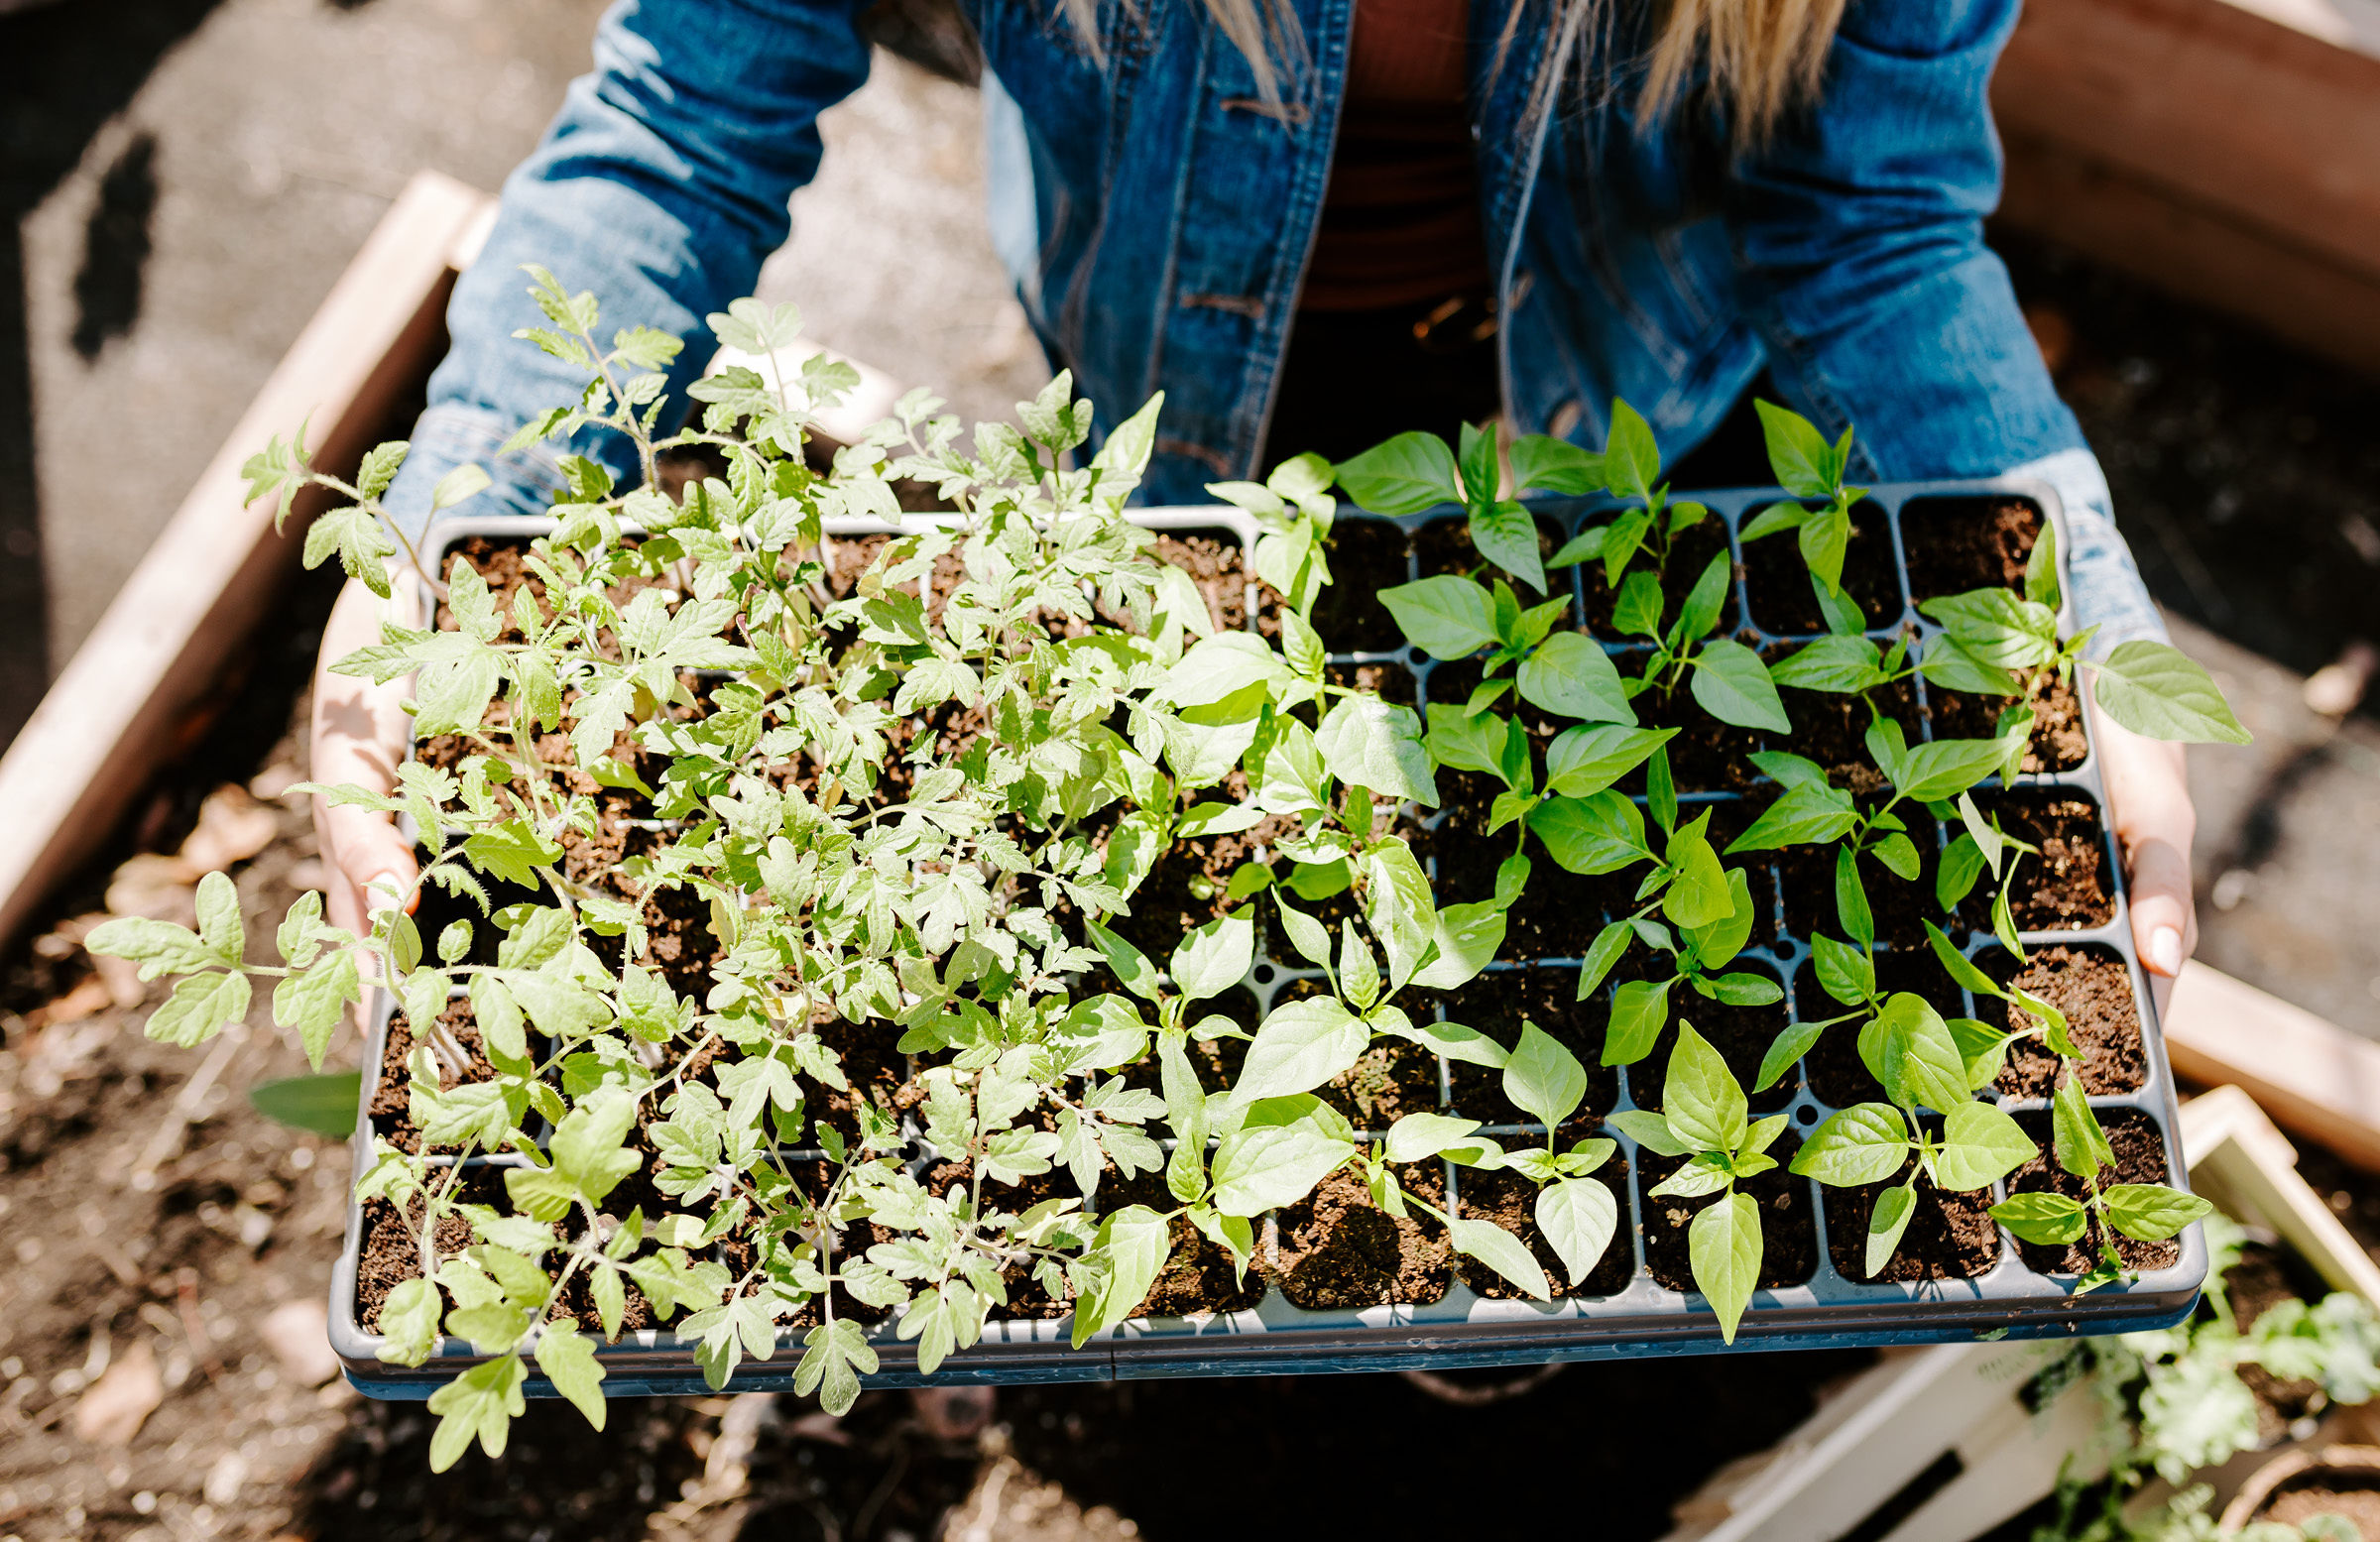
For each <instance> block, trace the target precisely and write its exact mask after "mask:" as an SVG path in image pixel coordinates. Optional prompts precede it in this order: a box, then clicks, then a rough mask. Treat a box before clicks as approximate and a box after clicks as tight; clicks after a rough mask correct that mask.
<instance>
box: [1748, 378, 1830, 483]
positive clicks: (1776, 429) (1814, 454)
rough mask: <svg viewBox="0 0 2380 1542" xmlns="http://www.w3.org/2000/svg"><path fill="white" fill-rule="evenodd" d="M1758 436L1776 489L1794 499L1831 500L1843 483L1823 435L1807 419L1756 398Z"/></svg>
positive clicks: (1754, 401) (1754, 408) (1754, 405)
mask: <svg viewBox="0 0 2380 1542" xmlns="http://www.w3.org/2000/svg"><path fill="white" fill-rule="evenodd" d="M1752 408H1753V410H1754V411H1755V412H1757V413H1758V414H1759V415H1760V433H1761V436H1762V437H1763V438H1765V439H1766V440H1767V441H1768V465H1769V470H1770V471H1771V472H1773V473H1774V474H1775V475H1776V479H1777V486H1779V487H1781V488H1783V489H1785V491H1787V492H1788V493H1791V494H1793V495H1794V496H1795V497H1796V498H1831V497H1833V496H1834V494H1835V489H1836V488H1837V486H1838V485H1840V484H1841V482H1842V481H1843V466H1842V464H1841V463H1840V462H1839V461H1838V460H1837V459H1836V457H1835V454H1834V450H1833V448H1832V446H1830V445H1829V444H1828V443H1827V437H1826V435H1825V434H1823V433H1820V432H1819V431H1818V429H1817V428H1816V427H1815V426H1813V425H1812V424H1811V422H1810V419H1808V418H1807V417H1804V416H1803V415H1801V414H1799V413H1796V412H1793V411H1791V410H1790V409H1787V408H1782V407H1779V406H1777V405H1776V404H1775V403H1773V402H1763V401H1760V400H1758V399H1757V398H1755V399H1754V400H1753V402H1752Z"/></svg>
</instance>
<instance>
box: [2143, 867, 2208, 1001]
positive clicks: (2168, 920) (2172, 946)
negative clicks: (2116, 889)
mask: <svg viewBox="0 0 2380 1542" xmlns="http://www.w3.org/2000/svg"><path fill="white" fill-rule="evenodd" d="M2130 856H2131V859H2132V861H2131V869H2132V872H2131V878H2132V945H2133V946H2134V947H2135V948H2137V949H2138V950H2139V952H2140V962H2141V964H2142V966H2143V967H2144V968H2146V969H2147V970H2148V972H2149V973H2150V974H2152V975H2157V976H2161V977H2163V978H2164V979H2167V980H2171V979H2173V978H2175V977H2176V976H2178V975H2180V974H2181V973H2182V965H2183V963H2184V962H2185V961H2187V960H2188V959H2189V957H2190V955H2191V954H2192V953H2193V952H2194V951H2196V950H2197V948H2198V945H2199V937H2198V922H2197V918H2196V916H2195V915H2194V913H2193V910H2192V906H2191V893H2190V859H2189V858H2188V857H2187V856H2185V855H2184V854H2183V852H2182V850H2181V849H2180V848H2179V847H2177V846H2176V845H2175V844H2174V843H2173V842H2171V841H2168V840H2165V839H2162V838H2159V837H2151V838H2149V839H2147V840H2142V841H2137V842H2135V843H2134V844H2133V846H2132V849H2131V852H2130Z"/></svg>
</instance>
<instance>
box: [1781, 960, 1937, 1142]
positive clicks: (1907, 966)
mask: <svg viewBox="0 0 2380 1542" xmlns="http://www.w3.org/2000/svg"><path fill="white" fill-rule="evenodd" d="M1870 956H1871V957H1872V958H1873V959H1874V960H1875V966H1876V989H1877V990H1878V991H1880V992H1882V993H1884V994H1885V995H1887V996H1890V995H1893V994H1895V993H1897V992H1902V991H1906V992H1909V993H1911V994H1912V995H1916V996H1922V997H1924V998H1925V999H1926V1002H1927V1004H1928V1005H1929V1006H1931V1007H1932V1008H1934V1009H1935V1010H1936V1011H1938V1012H1940V1013H1941V1014H1942V1015H1943V1016H1944V1017H1946V1018H1947V1017H1963V1016H1965V1015H1966V999H1965V997H1964V996H1963V995H1962V994H1961V992H1960V990H1959V987H1958V986H1956V985H1954V984H1953V983H1952V982H1951V978H1950V976H1948V975H1946V974H1944V973H1943V969H1942V964H1941V963H1940V961H1938V960H1937V959H1936V958H1935V957H1934V955H1933V954H1932V953H1930V952H1928V951H1926V950H1925V949H1923V948H1920V949H1916V950H1914V951H1907V950H1896V951H1893V952H1886V953H1877V954H1873V955H1870ZM1795 1000H1796V1001H1797V1002H1798V1003H1799V1005H1800V1010H1799V1011H1798V1012H1797V1013H1796V1018H1797V1020H1799V1021H1802V1022H1817V1021H1819V1020H1821V1019H1822V1018H1827V1017H1840V1016H1842V1015H1843V1014H1844V1012H1847V1011H1849V1010H1851V1008H1848V1007H1845V1006H1844V1005H1843V1004H1842V1003H1840V1002H1838V1001H1836V1000H1835V998H1833V997H1831V996H1829V995H1828V994H1827V993H1826V991H1825V990H1824V989H1823V988H1821V987H1820V985H1819V983H1818V971H1817V970H1815V969H1813V968H1811V967H1809V966H1807V965H1805V966H1804V967H1803V969H1802V971H1801V974H1800V976H1799V977H1798V984H1797V985H1796V987H1795ZM1859 1028H1860V1019H1858V1018H1853V1019H1852V1020H1851V1021H1849V1022H1839V1023H1836V1024H1835V1025H1834V1026H1833V1027H1831V1028H1828V1029H1827V1030H1826V1031H1825V1032H1823V1033H1821V1034H1820V1035H1819V1037H1818V1042H1817V1043H1816V1044H1814V1045H1812V1046H1811V1049H1810V1053H1809V1054H1808V1055H1806V1056H1804V1057H1803V1061H1802V1064H1803V1067H1804V1069H1805V1070H1807V1071H1808V1072H1809V1076H1810V1090H1811V1092H1813V1093H1814V1094H1816V1095H1817V1096H1818V1098H1819V1100H1820V1101H1821V1102H1823V1103H1825V1104H1827V1105H1829V1106H1830V1107H1833V1108H1838V1109H1847V1108H1849V1107H1850V1106H1851V1105H1853V1104H1855V1103H1882V1102H1883V1101H1885V1100H1884V1089H1883V1087H1882V1086H1881V1085H1880V1084H1879V1083H1878V1082H1877V1081H1876V1079H1875V1077H1873V1076H1872V1075H1870V1074H1869V1073H1868V1069H1867V1064H1866V1062H1865V1061H1863V1060H1861V1059H1860V1058H1859Z"/></svg>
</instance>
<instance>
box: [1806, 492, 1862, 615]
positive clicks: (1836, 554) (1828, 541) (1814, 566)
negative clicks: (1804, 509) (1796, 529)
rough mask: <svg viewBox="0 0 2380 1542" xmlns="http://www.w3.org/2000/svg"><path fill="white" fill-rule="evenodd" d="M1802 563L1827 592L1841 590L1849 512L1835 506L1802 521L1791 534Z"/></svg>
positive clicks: (1849, 524)
mask: <svg viewBox="0 0 2380 1542" xmlns="http://www.w3.org/2000/svg"><path fill="white" fill-rule="evenodd" d="M1795 539H1796V540H1797V541H1798V542H1799V543H1800V545H1801V548H1802V564H1803V565H1804V566H1805V567H1807V568H1809V569H1810V576H1811V577H1812V578H1815V579H1816V580H1818V582H1819V583H1820V584H1821V585H1823V586H1824V587H1825V588H1826V590H1827V591H1828V592H1829V593H1832V594H1840V593H1842V592H1843V559H1844V553H1845V552H1846V551H1848V550H1849V548H1850V543H1851V514H1850V511H1849V510H1848V509H1845V508H1844V507H1842V506H1841V505H1837V506H1835V507H1833V508H1830V509H1828V510H1826V511H1825V512H1823V513H1821V514H1818V515H1814V516H1813V517H1811V518H1810V519H1809V520H1807V521H1804V522H1803V524H1802V528H1801V531H1800V533H1799V534H1797V535H1796V536H1795Z"/></svg>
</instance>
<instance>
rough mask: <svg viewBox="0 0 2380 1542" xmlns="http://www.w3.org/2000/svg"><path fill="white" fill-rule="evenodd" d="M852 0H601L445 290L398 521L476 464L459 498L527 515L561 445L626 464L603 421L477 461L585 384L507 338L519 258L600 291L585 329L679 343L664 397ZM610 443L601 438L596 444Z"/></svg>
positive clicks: (394, 493)
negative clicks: (472, 258) (636, 330)
mask: <svg viewBox="0 0 2380 1542" xmlns="http://www.w3.org/2000/svg"><path fill="white" fill-rule="evenodd" d="M857 10H858V5H857V3H856V0H618V3H617V4H615V5H614V6H613V7H612V8H611V10H610V11H609V12H608V13H606V14H605V16H604V18H603V21H602V24H601V25H600V26H599V28H598V29H597V31H596V34H595V67H594V69H593V71H592V72H591V73H589V74H586V75H583V76H581V77H580V78H579V79H577V80H575V81H573V82H572V83H571V85H570V89H569V93H568V95H567V96H566V97H565V98H564V100H563V104H562V109H561V111H560V113H559V114H557V115H556V116H555V118H554V120H553V123H552V126H551V127H549V128H548V129H547V130H546V131H545V138H544V140H543V142H542V143H541V144H539V145H538V147H537V149H536V150H535V153H534V154H532V155H531V156H530V158H529V160H527V161H526V162H524V163H522V165H521V167H520V169H519V170H517V171H515V172H514V173H513V175H512V176H511V178H508V179H507V180H506V182H505V186H504V204H503V208H502V210H501V212H500V213H499V214H498V216H497V219H496V223H495V227H494V229H493V230H492V231H491V232H490V234H489V236H488V241H487V245H486V247H485V248H484V249H483V250H482V251H481V253H480V256H479V259H478V261H476V262H475V263H473V264H472V265H471V267H470V269H469V270H468V271H467V272H465V273H464V274H463V276H462V277H461V278H460V279H459V280H458V281H457V282H456V285H455V291H454V297H453V300H452V301H451V303H450V304H449V305H448V306H447V312H446V319H447V331H448V334H449V336H451V337H452V339H453V343H452V346H451V348H450V350H449V351H448V353H447V355H446V359H445V362H444V363H442V364H441V365H439V367H438V369H437V372H436V373H435V374H434V375H433V376H431V377H430V383H429V404H428V409H427V411H425V412H424V413H423V414H422V416H421V419H420V422H419V423H418V425H417V426H416V429H415V432H414V438H413V445H414V447H413V450H412V452H411V453H410V454H409V455H408V456H407V459H406V463H405V468H404V470H403V471H402V472H400V473H399V475H398V478H397V481H396V483H395V484H394V485H393V486H392V487H391V488H390V489H389V493H388V496H387V499H386V503H387V505H388V508H389V510H390V512H391V514H392V515H393V516H394V517H395V518H396V519H397V520H398V521H399V522H400V524H402V525H404V526H405V527H406V529H407V533H408V534H409V536H417V535H418V534H420V533H421V532H423V531H424V530H425V529H426V528H427V526H428V523H429V514H430V510H429V491H430V488H431V487H432V486H434V485H435V483H436V482H437V480H438V478H439V477H441V476H443V475H445V473H446V472H447V471H449V470H451V469H452V468H453V467H455V466H457V465H460V464H462V463H464V462H467V461H477V462H479V463H480V464H481V465H483V466H485V467H486V468H487V469H488V470H489V471H490V473H491V474H492V475H493V476H494V477H495V485H494V486H493V487H491V488H490V489H489V490H488V491H487V492H485V493H483V494H481V495H480V496H479V497H478V498H475V499H473V500H471V501H470V502H469V503H467V504H465V505H463V506H462V508H464V509H468V510H471V511H473V512H482V513H535V512H537V511H538V510H539V509H541V508H543V507H544V506H545V504H546V503H547V502H548V500H549V498H550V495H551V494H552V492H554V491H555V490H557V489H558V488H559V487H560V486H561V476H560V470H559V465H558V457H559V455H560V454H561V453H564V452H576V453H580V454H585V455H588V456H591V457H593V458H594V459H596V460H599V461H601V462H603V463H604V464H605V465H607V466H608V467H609V468H610V469H611V471H612V473H613V475H614V476H616V477H619V478H622V479H623V480H626V479H628V478H630V477H632V476H633V475H634V474H635V473H636V472H637V470H638V467H637V464H636V459H635V455H634V452H633V448H632V446H631V445H630V444H629V443H628V442H627V441H626V440H625V438H624V437H623V436H621V435H619V434H599V433H597V432H596V431H594V430H582V431H581V433H580V434H579V436H578V437H577V438H576V439H575V440H573V441H572V442H571V443H569V444H568V445H566V446H560V447H557V446H556V445H555V444H553V443H551V442H548V443H546V444H542V445H537V446H535V447H533V448H532V449H530V450H528V451H526V452H522V453H518V454H515V455H512V456H509V457H506V458H505V459H504V460H503V461H501V462H499V461H498V460H496V458H495V455H496V450H497V448H498V446H500V445H501V444H502V443H503V442H504V440H505V439H507V438H509V437H510V436H511V435H512V433H513V431H514V430H515V429H517V428H519V427H520V426H521V424H522V423H523V422H524V421H525V420H527V419H528V418H530V417H532V416H534V415H536V414H537V413H540V412H542V411H544V410H545V409H547V408H549V407H555V406H559V405H562V404H565V403H567V402H569V401H571V400H572V399H573V398H575V396H576V395H577V392H578V390H579V388H580V387H581V386H582V385H584V383H585V382H584V380H583V378H582V377H581V376H579V375H578V374H576V373H575V372H574V371H573V370H571V369H570V368H569V367H568V366H566V365H564V364H562V363H560V362H559V361H558V360H555V359H551V358H548V357H547V356H546V355H544V354H543V353H541V352H539V351H538V350H537V349H536V348H535V346H533V345H532V344H530V343H527V342H523V341H519V340H517V339H515V338H514V336H513V334H514V333H515V332H516V331H518V330H520V329H521V328H523V327H526V326H535V325H541V324H542V320H541V318H540V317H539V316H538V314H537V312H536V307H535V304H534V303H533V302H532V301H531V300H530V298H529V297H528V286H529V281H528V279H527V278H526V277H525V276H524V275H523V274H522V273H521V268H522V265H523V264H526V263H540V264H543V265H544V266H545V267H547V268H550V269H552V270H553V273H554V275H555V277H556V278H558V279H560V280H561V282H562V284H563V285H564V286H565V287H567V288H568V289H570V290H571V291H572V292H574V293H575V292H577V291H580V290H589V291H592V292H593V293H594V294H595V296H596V297H597V298H599V299H600V300H601V301H602V302H603V319H602V322H601V330H600V331H599V334H598V336H599V338H605V339H608V337H609V336H610V334H611V332H612V331H613V330H615V329H616V328H618V327H622V326H626V325H629V324H631V323H641V324H644V325H647V326H654V327H658V328H660V329H661V330H663V331H666V332H671V333H675V334H677V335H680V336H682V337H684V338H685V339H686V343H687V346H686V349H685V351H684V352H683V353H682V354H681V355H680V356H679V358H678V363H677V366H676V368H675V369H674V370H673V371H672V372H671V375H670V382H669V389H670V392H671V394H672V396H673V398H675V399H677V400H681V401H682V400H683V396H682V393H683V390H684V388H685V386H686V384H687V383H688V382H689V381H690V380H692V379H693V377H694V376H695V375H697V374H698V373H699V372H700V371H701V368H702V366H703V364H704V363H705V362H706V357H707V354H708V352H709V349H708V347H707V342H708V336H709V334H708V329H707V327H706V326H705V323H704V320H703V318H704V317H705V316H706V315H708V314H709V313H710V312H712V311H715V310H719V309H722V308H724V307H725V305H726V303H727V302H728V301H729V300H730V299H733V298H735V297H738V296H742V295H749V294H750V293H752V287H753V282H754V280H755V279H757V278H758V277H759V274H760V270H761V264H762V262H763V261H764V260H765V259H766V258H767V257H768V256H769V254H770V253H771V252H773V251H774V250H775V249H776V248H777V247H778V246H780V245H782V244H783V242H784V239H785V235H786V231H787V229H788V218H787V214H786V203H787V200H788V199H789V198H790V197H791V196H792V193H793V189H794V188H796V187H798V186H800V185H801V184H802V183H804V182H806V181H808V180H809V179H810V178H811V177H812V176H813V175H815V174H816V172H817V169H818V158H819V153H820V148H821V147H820V144H819V138H818V128H817V118H818V114H819V112H820V111H822V110H823V109H824V108H826V107H828V106H830V105H832V104H833V103H834V102H836V101H839V100H840V99H842V98H843V97H844V96H847V95H849V94H850V93H851V92H852V91H853V90H855V89H857V88H858V87H859V85H860V84H861V82H862V81H863V80H865V79H866V78H867V74H868V46H867V44H866V43H865V42H864V41H862V39H861V38H860V35H859V32H858V29H857V25H856V12H857ZM607 440H608V441H609V442H606V441H607Z"/></svg>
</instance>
